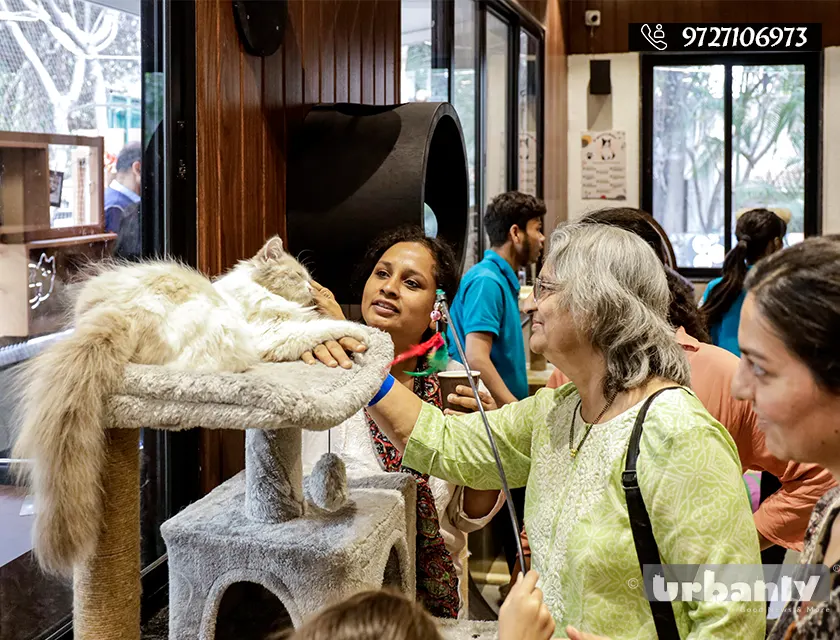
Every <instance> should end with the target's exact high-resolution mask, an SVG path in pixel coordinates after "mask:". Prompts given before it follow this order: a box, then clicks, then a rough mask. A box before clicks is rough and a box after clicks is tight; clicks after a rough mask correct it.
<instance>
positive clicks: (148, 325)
mask: <svg viewBox="0 0 840 640" xmlns="http://www.w3.org/2000/svg"><path fill="white" fill-rule="evenodd" d="M73 320H74V326H75V329H74V331H73V333H72V334H71V335H70V336H69V337H68V338H66V339H64V340H62V341H60V342H57V343H55V344H54V345H52V346H51V347H49V348H48V349H47V350H45V351H44V352H43V353H42V354H40V355H39V356H37V357H36V358H34V359H33V360H32V361H31V362H30V363H28V364H27V366H26V368H25V371H24V375H23V378H22V380H23V384H24V387H23V399H22V402H23V425H22V429H21V433H20V436H19V438H18V441H17V443H16V445H15V454H14V456H15V457H16V458H26V459H30V460H32V461H33V464H32V465H31V469H30V470H29V472H28V476H29V477H28V479H29V481H30V483H31V485H32V487H33V489H34V491H35V494H36V495H37V496H38V500H39V503H38V509H37V516H36V523H35V529H34V530H35V535H34V545H35V551H36V555H37V557H38V559H39V561H40V563H41V565H42V566H43V567H44V568H45V569H47V570H49V571H54V572H67V571H68V570H72V567H73V565H74V564H76V563H77V562H80V561H83V560H84V559H86V558H87V557H89V555H90V553H91V552H92V550H93V548H94V545H95V544H96V540H97V538H98V535H99V526H100V523H101V522H102V490H101V483H102V468H103V462H104V456H105V425H104V424H103V421H104V418H105V415H104V413H105V412H104V399H105V397H107V396H108V395H110V394H111V393H113V392H114V390H115V389H116V387H117V385H118V383H119V380H120V378H121V376H122V371H123V368H124V367H125V365H126V364H128V363H130V362H132V363H139V364H154V365H164V366H167V367H172V368H175V369H182V370H190V371H207V372H217V371H230V372H240V371H244V370H245V369H247V368H249V367H250V366H252V365H254V364H256V363H258V362H259V361H261V360H263V361H275V362H277V361H290V360H297V359H299V358H300V356H301V355H302V354H303V353H304V352H305V351H308V350H311V349H312V348H313V347H314V346H316V345H318V344H321V343H323V342H325V341H327V340H337V339H340V338H342V337H345V336H349V337H352V338H355V339H356V340H359V341H360V342H362V341H364V339H365V333H364V330H363V329H362V328H361V327H360V326H359V325H356V324H354V323H350V322H343V321H337V320H330V319H327V318H324V317H322V316H320V315H319V314H318V312H317V311H316V310H315V306H314V299H313V289H312V285H311V278H310V275H309V273H308V272H307V270H306V268H305V267H303V266H302V265H301V264H300V263H299V262H298V261H297V260H295V259H294V258H293V257H292V256H290V255H289V254H288V253H286V252H285V251H284V250H283V243H282V241H281V240H280V238H277V237H274V238H272V239H271V240H269V241H268V242H267V243H266V245H265V246H264V247H263V248H262V249H261V250H260V252H259V253H258V254H257V255H256V256H255V257H253V258H251V259H250V260H247V261H243V262H240V263H239V264H238V265H236V266H235V267H234V268H233V269H232V270H230V271H229V272H228V273H226V274H225V275H223V276H222V277H220V278H218V279H217V280H216V281H215V282H211V281H210V280H209V279H208V278H206V277H205V276H204V275H202V274H201V273H199V272H197V271H195V270H193V269H190V268H188V267H185V266H183V265H181V264H178V263H175V262H171V261H154V262H146V263H140V264H130V265H108V266H104V267H102V268H100V270H99V272H98V273H97V274H96V275H95V276H93V277H92V278H90V279H89V280H87V281H86V282H85V283H84V284H83V285H82V286H81V287H80V289H79V292H78V296H77V298H76V303H75V308H74V318H73Z"/></svg>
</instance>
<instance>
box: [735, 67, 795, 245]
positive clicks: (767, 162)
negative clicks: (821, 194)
mask: <svg viewBox="0 0 840 640" xmlns="http://www.w3.org/2000/svg"><path fill="white" fill-rule="evenodd" d="M758 207H763V208H770V209H772V208H782V209H787V210H788V211H790V214H791V220H790V223H789V224H788V235H787V237H786V240H787V244H792V243H793V244H795V243H796V242H797V241H801V239H802V238H803V235H804V217H805V67H804V66H802V65H779V66H752V65H751V66H733V67H732V209H733V211H732V214H733V218H732V229H733V232H734V229H735V217H734V216H735V214H737V213H738V212H739V211H742V210H746V209H755V208H758ZM733 243H734V240H733Z"/></svg>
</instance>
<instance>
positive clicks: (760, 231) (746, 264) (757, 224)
mask: <svg viewBox="0 0 840 640" xmlns="http://www.w3.org/2000/svg"><path fill="white" fill-rule="evenodd" d="M785 233H787V222H786V221H785V220H783V219H782V218H781V216H779V215H778V214H777V213H774V212H773V211H770V210H769V209H751V210H750V211H747V212H746V213H744V214H743V215H742V216H741V217H740V218H739V219H738V223H737V224H736V225H735V239H736V240H737V241H738V244H736V245H735V246H734V247H732V249H731V250H730V252H729V253H727V254H726V258H725V259H724V261H723V276H722V277H720V278H715V279H714V280H712V281H711V282H710V283H709V286H708V287H706V292H705V293H704V294H703V312H704V314H705V316H706V322H707V323H708V328H709V333H710V334H711V336H712V342H713V343H714V344H716V345H717V346H719V347H722V348H724V349H726V350H727V351H730V352H732V353H734V354H735V355H736V356H739V357H740V355H741V351H740V349H739V348H738V324H739V320H740V317H741V306H742V305H743V304H744V297H745V293H744V280H746V278H747V271H748V270H749V269H750V267H752V265H754V264H755V263H756V262H758V261H759V260H761V259H762V258H764V257H765V256H769V255H770V254H772V253H775V252H776V251H779V250H780V249H781V248H782V239H783V238H784V237H785Z"/></svg>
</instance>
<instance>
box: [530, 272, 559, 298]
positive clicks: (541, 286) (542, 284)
mask: <svg viewBox="0 0 840 640" xmlns="http://www.w3.org/2000/svg"><path fill="white" fill-rule="evenodd" d="M557 286H558V283H556V282H551V281H550V280H544V279H543V278H542V276H537V278H536V279H535V280H534V300H539V299H540V298H542V297H543V294H544V293H545V292H546V291H547V290H548V291H553V290H556V288H557Z"/></svg>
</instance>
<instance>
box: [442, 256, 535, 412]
mask: <svg viewBox="0 0 840 640" xmlns="http://www.w3.org/2000/svg"><path fill="white" fill-rule="evenodd" d="M450 313H451V314H452V320H453V321H454V323H455V326H456V327H457V329H458V337H459V338H460V339H461V342H462V343H463V344H464V345H466V335H467V334H469V333H479V332H481V333H489V334H491V335H492V336H493V346H492V347H491V349H490V360H491V361H492V362H493V366H494V367H496V371H498V372H499V375H500V376H501V378H502V380H503V381H504V383H505V385H506V386H507V388H508V390H510V392H511V393H512V394H513V395H514V396H516V397H517V398H518V399H520V400H522V399H523V398H527V397H528V370H527V368H526V365H525V342H524V340H523V338H522V324H521V322H520V320H519V280H518V279H517V277H516V274H515V273H514V271H513V268H512V267H511V266H510V265H509V264H508V263H507V261H506V260H505V259H504V258H502V257H501V256H500V255H499V254H498V253H496V252H495V251H492V250H488V251H485V252H484V259H483V260H482V261H481V262H479V263H478V264H476V265H475V266H474V267H473V268H472V269H470V270H469V271H467V273H466V274H464V277H463V278H462V279H461V286H460V287H459V289H458V294H457V295H456V296H455V300H453V301H452V305H451V308H450ZM451 331H452V329H451V328H450V329H449V332H450V335H449V336H448V339H449V351H450V353H449V355H450V356H451V357H452V358H453V359H454V360H457V361H458V362H460V361H461V359H460V358H459V357H458V352H457V349H456V347H455V341H454V338H453V337H452V335H451Z"/></svg>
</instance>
